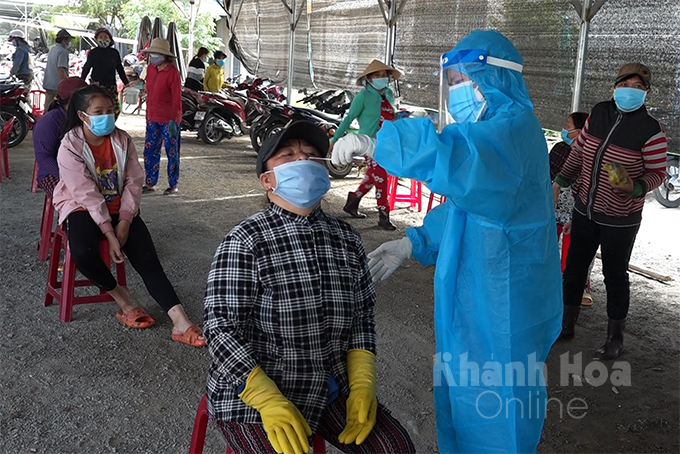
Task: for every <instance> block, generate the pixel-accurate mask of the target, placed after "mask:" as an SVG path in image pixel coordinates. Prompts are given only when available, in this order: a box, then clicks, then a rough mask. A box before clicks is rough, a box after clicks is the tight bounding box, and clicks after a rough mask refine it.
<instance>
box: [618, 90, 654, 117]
mask: <svg viewBox="0 0 680 454" xmlns="http://www.w3.org/2000/svg"><path fill="white" fill-rule="evenodd" d="M646 97H647V92H646V91H645V90H640V89H639V88H631V87H618V88H615V89H614V102H615V103H616V107H618V108H619V110H620V111H621V112H633V111H635V110H638V109H639V108H640V107H642V105H643V104H644V103H645V98H646Z"/></svg>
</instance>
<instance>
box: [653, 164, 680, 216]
mask: <svg viewBox="0 0 680 454" xmlns="http://www.w3.org/2000/svg"><path fill="white" fill-rule="evenodd" d="M654 198H655V199H656V201H657V202H659V203H660V204H661V205H663V206H665V207H666V208H678V207H680V154H674V153H669V154H668V159H667V161H666V178H664V180H663V183H661V186H659V187H658V188H656V189H654Z"/></svg>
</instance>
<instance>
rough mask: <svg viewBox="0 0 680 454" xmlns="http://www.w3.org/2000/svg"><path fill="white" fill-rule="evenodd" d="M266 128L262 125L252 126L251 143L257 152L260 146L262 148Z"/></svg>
mask: <svg viewBox="0 0 680 454" xmlns="http://www.w3.org/2000/svg"><path fill="white" fill-rule="evenodd" d="M264 132H265V131H264V130H263V129H262V125H260V124H255V123H254V124H253V125H251V127H250V144H251V145H252V146H253V150H255V153H259V151H260V148H262V142H264Z"/></svg>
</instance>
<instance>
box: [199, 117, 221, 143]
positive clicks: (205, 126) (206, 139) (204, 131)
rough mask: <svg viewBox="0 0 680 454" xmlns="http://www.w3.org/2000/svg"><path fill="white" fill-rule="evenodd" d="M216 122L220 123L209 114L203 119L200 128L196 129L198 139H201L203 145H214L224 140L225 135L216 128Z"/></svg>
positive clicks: (217, 118)
mask: <svg viewBox="0 0 680 454" xmlns="http://www.w3.org/2000/svg"><path fill="white" fill-rule="evenodd" d="M218 121H220V119H219V117H218V116H217V115H215V114H213V113H209V114H207V115H206V116H205V119H204V120H203V122H201V126H199V127H198V137H200V138H201V140H202V141H203V143H207V144H208V145H215V144H217V143H220V142H221V141H222V139H224V137H225V136H226V135H225V133H224V132H223V131H220V130H219V129H218V128H217V122H218Z"/></svg>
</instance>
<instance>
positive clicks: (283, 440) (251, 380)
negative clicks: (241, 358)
mask: <svg viewBox="0 0 680 454" xmlns="http://www.w3.org/2000/svg"><path fill="white" fill-rule="evenodd" d="M238 396H239V397H240V398H241V400H242V401H243V402H245V403H246V404H247V405H250V406H251V407H253V408H254V409H255V410H257V411H259V412H260V416H261V417H262V425H263V426H264V430H265V431H266V432H267V438H269V442H270V443H271V444H272V447H273V448H274V450H275V451H276V452H278V453H279V454H306V453H307V452H308V451H309V440H308V437H311V436H312V429H311V428H310V427H309V424H307V421H305V417H304V416H302V413H300V410H298V409H297V407H296V406H295V405H294V404H293V403H292V402H291V401H289V400H288V399H286V398H285V397H284V396H283V394H281V391H279V388H278V387H277V386H276V383H274V382H273V381H272V379H271V378H269V377H267V374H266V373H264V371H263V370H262V368H261V367H260V366H257V367H256V368H255V369H253V370H252V372H250V375H248V380H246V386H245V388H244V389H243V392H241V394H239V395H238Z"/></svg>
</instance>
